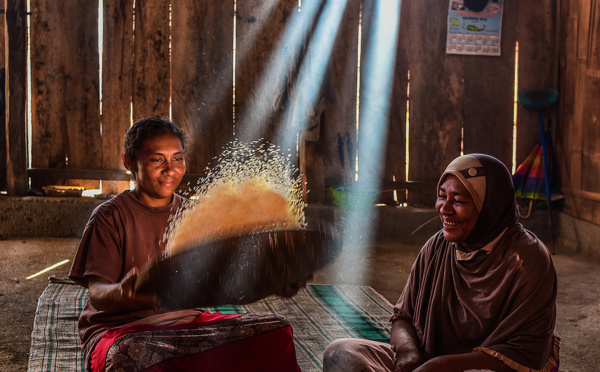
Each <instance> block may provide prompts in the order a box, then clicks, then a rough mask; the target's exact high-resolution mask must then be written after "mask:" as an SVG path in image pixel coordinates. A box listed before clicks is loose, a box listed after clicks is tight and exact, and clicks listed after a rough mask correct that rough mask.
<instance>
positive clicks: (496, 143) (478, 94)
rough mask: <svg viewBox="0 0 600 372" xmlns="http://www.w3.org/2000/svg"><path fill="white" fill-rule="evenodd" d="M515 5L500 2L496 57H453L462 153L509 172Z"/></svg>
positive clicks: (511, 134) (511, 146)
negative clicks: (481, 156)
mask: <svg viewBox="0 0 600 372" xmlns="http://www.w3.org/2000/svg"><path fill="white" fill-rule="evenodd" d="M517 8H518V3H515V2H510V1H504V10H503V14H504V15H508V14H510V15H511V16H506V17H505V21H504V22H503V25H502V34H501V45H500V47H501V55H500V56H457V58H459V59H460V65H461V66H462V69H461V75H462V76H461V79H462V81H463V85H464V91H463V97H462V98H461V102H460V104H461V105H462V106H463V107H464V109H463V112H462V120H463V128H464V131H463V151H464V153H465V154H468V153H485V154H488V155H492V156H494V157H496V158H498V159H499V160H501V161H502V162H503V163H504V164H505V165H506V166H507V167H508V168H509V169H510V168H511V166H512V151H513V107H514V90H515V87H514V71H515V68H514V66H515V41H516V40H517V39H518V35H517V30H518V25H517V23H516V22H514V21H506V18H509V19H514V18H515V14H517V12H518V10H517Z"/></svg>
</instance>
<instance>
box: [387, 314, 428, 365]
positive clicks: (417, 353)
mask: <svg viewBox="0 0 600 372" xmlns="http://www.w3.org/2000/svg"><path fill="white" fill-rule="evenodd" d="M390 343H391V345H392V347H393V348H394V350H395V351H396V361H395V365H396V369H395V370H396V372H412V371H415V370H416V369H417V368H418V367H419V366H421V365H422V364H423V363H425V357H423V353H421V350H420V349H419V339H418V338H417V331H416V329H415V327H414V326H413V325H412V324H411V323H410V322H408V321H406V320H403V319H398V320H396V321H394V323H393V324H392V332H391V336H390Z"/></svg>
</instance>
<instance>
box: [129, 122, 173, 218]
mask: <svg viewBox="0 0 600 372" xmlns="http://www.w3.org/2000/svg"><path fill="white" fill-rule="evenodd" d="M123 161H124V162H125V164H126V165H127V168H128V169H129V170H131V171H132V172H133V173H134V174H135V181H136V188H135V190H133V194H134V196H135V197H136V198H137V199H138V200H140V201H141V202H143V203H145V204H148V205H150V206H153V207H160V206H164V205H167V204H169V203H170V202H171V198H172V197H173V193H174V192H175V190H176V189H177V186H179V184H180V183H181V179H182V178H183V174H184V173H185V157H184V150H183V144H182V143H181V140H180V139H179V138H177V137H176V136H175V135H173V134H171V133H164V134H159V135H157V136H154V137H151V138H149V139H146V140H145V141H144V143H143V146H142V148H141V149H140V150H139V151H138V152H137V153H136V156H135V161H133V160H131V158H130V157H129V156H128V155H124V158H123Z"/></svg>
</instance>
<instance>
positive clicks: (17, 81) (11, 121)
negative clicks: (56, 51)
mask: <svg viewBox="0 0 600 372" xmlns="http://www.w3.org/2000/svg"><path fill="white" fill-rule="evenodd" d="M4 4H5V9H4V11H5V14H6V18H5V19H6V24H5V27H6V29H5V31H6V32H5V34H4V37H5V41H6V42H5V44H4V45H5V47H6V49H5V51H4V57H5V64H4V66H5V68H6V82H5V97H6V107H5V110H6V115H5V120H6V121H5V123H4V124H5V133H4V135H5V136H6V142H5V143H6V147H4V146H2V148H3V149H4V148H6V158H5V159H6V160H7V163H6V187H7V191H8V194H9V195H14V196H19V195H25V194H26V193H27V186H28V185H27V176H26V173H25V169H26V159H27V158H26V148H27V147H26V146H25V97H26V94H27V93H26V89H25V88H26V67H25V66H26V63H25V61H26V54H25V50H26V45H27V37H26V27H27V19H26V17H27V15H26V8H25V0H18V1H10V2H9V1H5V2H4Z"/></svg>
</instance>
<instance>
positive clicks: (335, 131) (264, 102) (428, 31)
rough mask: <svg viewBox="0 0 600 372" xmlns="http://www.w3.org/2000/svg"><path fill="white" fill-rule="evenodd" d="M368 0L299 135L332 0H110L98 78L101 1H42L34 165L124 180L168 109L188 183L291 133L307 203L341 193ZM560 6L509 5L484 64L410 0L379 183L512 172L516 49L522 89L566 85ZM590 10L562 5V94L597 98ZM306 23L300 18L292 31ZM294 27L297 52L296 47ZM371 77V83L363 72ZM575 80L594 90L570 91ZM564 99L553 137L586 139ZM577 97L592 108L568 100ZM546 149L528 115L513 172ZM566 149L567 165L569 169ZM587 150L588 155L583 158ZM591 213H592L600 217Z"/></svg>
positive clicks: (35, 44) (35, 11)
mask: <svg viewBox="0 0 600 372" xmlns="http://www.w3.org/2000/svg"><path fill="white" fill-rule="evenodd" d="M364 1H365V0H347V1H346V2H345V8H344V16H343V18H342V22H341V24H340V27H339V31H338V33H337V37H336V40H335V43H334V44H333V49H332V51H331V53H330V54H331V55H330V58H329V63H328V65H327V67H326V71H325V74H324V78H323V79H322V81H320V82H318V83H320V88H319V89H320V90H319V94H318V96H317V97H316V99H315V102H314V107H313V108H312V110H310V112H307V113H303V115H304V116H303V118H304V119H306V122H307V124H306V126H305V127H292V126H293V125H294V123H291V122H290V120H291V115H292V113H293V109H294V106H293V105H290V103H293V102H295V101H294V100H297V99H303V97H302V94H303V92H302V88H303V87H299V86H297V82H298V81H299V80H298V79H299V76H300V75H301V74H315V75H314V76H317V72H320V71H316V67H315V66H314V64H313V63H312V62H313V59H314V56H311V55H310V53H307V51H308V50H310V48H309V46H310V45H311V42H314V40H315V37H314V34H313V33H314V31H315V29H316V27H317V25H318V24H319V22H323V19H322V14H323V13H324V9H325V8H326V6H327V5H328V3H327V2H326V1H325V0H303V1H302V8H299V7H298V1H296V0H268V1H257V0H237V2H236V3H234V2H233V1H218V2H215V1H209V0H201V1H192V0H185V1H184V0H182V1H169V0H155V1H145V2H135V5H134V1H133V0H117V1H110V2H109V1H105V2H104V5H103V22H104V23H103V54H102V80H101V81H100V78H99V76H98V67H99V57H98V51H97V37H98V35H97V29H98V23H97V17H98V9H97V3H94V2H90V1H77V0H67V1H63V2H55V1H48V0H32V1H31V43H32V49H31V57H32V97H31V100H32V115H33V116H32V123H31V125H32V128H33V130H32V147H33V154H32V159H31V163H32V167H34V168H57V169H64V168H69V169H88V170H90V169H102V170H122V169H123V167H122V165H121V158H120V155H121V151H122V148H121V146H122V142H123V134H124V132H125V131H126V129H127V128H128V127H129V125H130V124H131V120H132V119H133V120H136V119H138V118H141V117H143V116H157V115H158V116H169V115H171V116H172V118H173V121H174V122H175V123H177V124H178V125H180V126H181V127H183V128H184V129H185V131H186V132H187V133H188V135H189V137H190V141H189V153H188V173H191V174H197V175H202V174H204V173H205V171H206V169H205V168H206V166H208V165H209V164H211V162H212V161H213V158H214V157H215V156H217V155H218V154H220V152H221V150H222V148H223V146H225V145H226V144H227V143H228V142H230V141H232V140H234V139H235V138H236V137H237V138H241V139H244V140H252V139H258V138H266V139H269V140H275V138H277V137H276V134H277V133H279V132H281V131H282V130H293V131H296V132H297V133H298V134H299V138H300V141H299V143H298V145H299V147H298V150H297V151H298V153H296V154H294V156H298V166H299V168H300V169H301V170H302V172H303V173H304V175H305V178H306V181H307V189H310V190H311V192H310V194H309V195H310V197H309V200H310V201H311V202H321V201H324V200H325V198H326V192H325V188H326V187H327V186H333V187H335V186H342V185H344V184H347V183H348V182H351V180H353V179H354V177H355V174H354V166H355V160H356V159H355V154H356V143H357V142H358V141H359V138H358V137H357V136H358V133H359V132H358V131H357V128H356V114H357V110H356V106H357V77H358V73H357V72H358V63H359V60H364V59H365V58H366V55H364V54H365V53H367V48H366V47H365V48H363V49H362V51H361V53H362V55H359V45H363V46H366V45H367V43H368V40H369V39H368V38H369V36H370V32H371V30H370V26H369V25H370V22H371V20H372V19H371V17H372V16H371V15H370V13H369V6H371V5H372V2H369V3H365V2H364ZM365 4H366V5H368V6H366V5H365ZM555 4H556V2H555V1H554V0H542V2H541V3H540V2H538V3H536V4H528V3H527V4H525V3H522V2H521V3H517V2H513V1H507V2H505V4H504V19H503V34H502V55H501V56H500V57H480V56H460V55H448V54H446V53H445V43H446V23H447V12H448V3H447V2H442V3H440V2H438V1H434V0H425V1H423V0H421V1H417V0H404V1H402V11H401V13H400V14H401V19H400V29H399V41H398V43H397V48H396V61H395V66H396V68H395V70H394V76H393V88H392V97H391V107H390V112H389V114H388V117H387V122H388V128H387V135H386V137H385V140H384V142H382V143H381V146H384V147H385V150H384V151H383V154H384V155H383V158H382V159H381V161H382V162H383V164H384V166H383V174H382V175H381V179H382V180H385V181H393V180H396V181H417V182H428V183H431V184H434V183H435V182H436V181H437V178H438V176H439V174H440V173H441V171H442V170H443V169H444V167H445V166H446V165H447V164H448V162H450V161H451V160H452V159H453V158H454V157H456V156H457V155H459V154H460V152H461V150H462V151H463V152H465V153H469V152H486V153H490V154H492V155H494V156H496V157H498V158H500V159H501V160H502V161H504V162H505V163H506V164H507V166H508V167H509V168H511V167H512V166H513V138H512V134H513V115H514V113H513V107H514V97H515V90H514V85H513V84H514V77H515V48H516V45H517V43H518V45H519V63H518V72H519V74H518V76H519V85H518V87H517V91H522V90H538V89H547V88H554V87H555V86H556V80H557V79H556V76H557V75H556V72H557V70H558V66H557V65H556V64H555V63H554V61H555V60H556V58H555V57H556V53H555V51H556V48H555V30H556V22H555V20H556V18H557V17H556V15H557V11H558V10H559V9H557V8H556V5H555ZM234 6H236V8H235V9H234ZM313 6H314V7H315V9H317V12H315V13H314V14H312V15H310V14H309V13H310V12H308V11H307V10H308V9H310V8H311V7H313ZM594 7H596V8H597V7H598V5H597V0H572V1H567V0H563V1H562V8H561V9H560V11H561V13H560V14H561V15H562V21H561V27H562V28H561V30H562V32H561V34H562V35H567V36H566V39H565V40H566V41H570V40H571V39H569V38H572V39H573V38H574V39H573V40H577V41H576V43H577V45H576V46H573V44H572V43H571V42H568V43H567V42H566V41H565V42H563V43H562V45H563V46H562V49H561V55H567V54H568V53H567V52H568V51H571V50H570V49H569V50H567V49H566V48H571V49H573V50H576V51H577V58H576V59H575V60H573V58H570V59H569V58H566V57H565V58H566V59H565V58H563V60H561V63H562V64H561V72H562V71H564V70H565V68H563V67H565V66H566V68H568V70H567V71H571V75H569V76H570V77H569V78H568V79H566V78H564V77H563V78H562V80H561V82H562V83H561V87H562V88H561V89H568V91H575V88H577V89H576V90H577V91H578V92H580V94H582V93H583V92H584V91H589V89H592V88H594V89H596V88H595V87H596V85H593V84H595V83H594V82H595V81H596V80H594V79H595V78H590V76H592V77H593V76H596V75H594V74H596V73H597V68H596V70H594V68H595V67H594V63H596V62H595V61H597V58H596V57H594V56H596V55H597V52H595V50H596V49H593V48H594V45H597V43H598V41H597V38H596V39H594V38H592V37H589V38H586V39H585V41H582V40H583V39H582V38H583V37H582V36H573V32H574V31H577V35H581V34H582V33H586V32H589V33H590V35H592V30H593V29H594V28H593V27H592V26H593V25H594V22H593V20H592V19H590V14H596V16H595V17H597V14H598V13H600V12H598V11H596V12H595V13H593V12H592V11H591V9H595V8H594ZM540 9H541V10H542V11H540ZM586 9H587V13H585V10H586ZM579 13H581V14H579ZM304 14H307V16H304ZM565 14H569V15H568V16H565ZM583 14H587V18H585V17H584V16H583ZM234 15H235V18H234ZM308 15H310V16H308ZM361 17H362V21H361ZM297 18H299V19H300V21H298V23H293V22H294V21H295V20H296V19H297ZM584 18H585V19H584ZM594 19H595V18H594ZM359 22H362V26H361V35H362V39H360V40H359V38H358V37H359ZM596 23H597V22H596ZM234 24H235V29H236V33H235V38H236V44H235V45H234V32H233V30H234ZM292 24H293V25H294V26H290V25H292ZM586 25H587V26H586ZM584 26H585V27H584ZM292 27H294V28H293V29H292V31H294V32H295V33H294V35H296V36H295V37H296V38H298V39H299V42H298V43H290V40H291V39H288V40H285V37H288V36H286V35H289V34H290V28H292ZM586 27H587V28H586ZM586 30H587V31H586ZM595 30H597V26H596V28H595ZM596 33H597V32H596ZM594 43H596V44H594ZM596 47H597V46H596ZM234 48H235V52H234ZM586 48H587V49H586ZM590 48H592V49H590ZM595 53H596V54H595ZM234 56H235V63H234ZM586 56H587V57H586ZM586 58H587V59H586ZM594 58H595V59H594ZM274 61H275V62H278V63H283V68H282V69H281V70H282V71H283V72H281V73H278V74H271V75H267V73H273V71H272V70H273V63H274ZM584 65H585V69H584V68H583V67H581V66H584ZM276 66H277V67H280V65H279V64H278V65H276ZM300 66H303V67H302V68H304V69H305V70H300ZM575 66H579V67H575ZM361 69H362V70H361V72H363V73H364V72H365V70H364V69H365V67H364V66H361ZM234 70H235V77H234ZM590 71H592V72H590ZM594 71H595V72H594ZM575 72H578V74H575ZM266 76H268V77H267V78H265V77H266ZM310 76H312V75H310ZM363 77H364V74H363ZM234 78H235V80H234ZM574 80H577V81H579V83H577V84H580V85H581V84H584V83H585V82H587V83H585V84H587V85H586V86H585V87H584V86H579V85H578V86H577V87H575V86H569V84H571V85H573V84H575V83H574V82H573V81H574ZM234 81H235V95H234ZM100 83H101V86H102V89H101V93H102V110H101V112H100V104H99V101H98V98H99V95H100ZM590 84H591V85H590ZM260 87H263V91H259V90H260V89H259V88H260ZM563 93H564V92H563V90H561V97H563ZM265 97H266V98H265ZM234 99H235V104H234ZM382 99H388V97H382ZM569 99H570V98H569V97H568V96H565V97H564V98H561V106H560V109H561V112H563V113H565V114H564V115H566V116H564V115H563V116H561V118H560V121H557V120H556V110H557V109H555V111H554V112H553V111H552V110H550V111H549V112H548V115H549V117H552V118H554V120H553V123H554V127H555V131H556V138H555V141H559V142H560V141H562V142H564V141H565V140H564V138H567V137H569V136H570V137H569V138H572V137H573V136H575V135H576V134H577V133H579V132H581V133H580V134H579V138H580V139H581V140H583V139H584V138H593V137H591V135H594V134H595V133H592V132H591V131H592V130H591V129H586V132H585V133H584V132H583V130H582V129H576V128H575V127H577V128H580V127H579V124H580V122H581V121H582V120H584V119H585V118H587V119H588V120H593V118H594V116H593V115H592V116H590V112H593V111H590V110H591V108H590V107H591V105H593V104H592V103H589V102H592V101H590V100H589V99H588V100H587V101H586V100H584V99H577V100H574V99H572V98H571V101H569ZM575 101H577V105H580V106H581V108H573V107H572V106H569V102H571V103H575ZM584 101H585V102H588V103H583V102H584ZM586 105H587V106H586ZM407 107H409V111H408V118H409V121H407V120H406V119H407V115H406V114H407ZM586 115H587V116H586ZM565 120H566V123H564V124H563V122H564V121H565ZM578 131H579V132H578ZM0 134H1V132H0ZM407 135H408V141H407V138H406V136H407ZM338 139H340V140H341V141H338ZM538 139H539V124H538V121H537V114H536V113H535V112H531V111H530V110H526V109H524V108H522V107H520V106H518V111H517V143H516V163H517V164H518V163H520V162H521V161H522V160H524V158H525V157H526V156H527V154H528V153H529V151H530V150H531V149H532V148H533V145H534V144H535V143H536V142H537V141H538ZM407 142H408V148H407V147H406V144H407ZM560 145H562V146H563V147H562V150H561V151H563V152H562V153H561V152H559V151H558V148H559V147H560V146H559V143H557V158H559V159H561V160H560V161H561V162H562V163H560V164H559V173H565V172H566V171H568V172H576V169H577V168H576V167H572V166H571V165H572V164H571V162H572V160H573V157H574V156H575V155H574V154H575V153H576V152H577V151H579V150H581V148H582V146H583V144H581V146H579V147H577V148H576V147H574V146H575V145H574V141H570V142H569V145H568V146H566V145H564V144H562V143H561V144H560ZM565 146H566V147H565ZM569 146H570V147H569ZM585 146H587V147H586V148H585V150H586V151H588V153H589V151H590V150H594V148H593V146H594V145H592V144H591V143H586V144H585ZM350 148H352V149H350ZM340 149H341V150H342V152H341V154H342V155H343V160H344V167H342V162H341V159H340ZM348 150H351V151H352V154H348ZM563 153H564V154H568V155H569V156H568V157H566V158H564V159H563V156H562V154H563ZM579 153H580V157H581V156H583V155H582V154H584V153H585V152H581V151H580V152H579ZM406 154H408V157H407V155H406ZM590 154H594V153H593V152H591V153H590ZM595 156H597V155H589V156H588V157H587V158H586V162H587V163H585V164H586V165H585V166H587V167H591V166H595V165H596V163H595V162H596V161H597V158H596V157H595ZM67 159H68V162H67ZM294 159H296V158H294ZM2 163H3V164H4V163H5V162H4V161H3V162H2ZM580 163H581V162H580ZM567 165H568V166H567ZM0 170H2V168H0ZM407 170H408V177H406V173H407ZM569 178H573V175H570V176H569ZM365 181H369V180H365ZM42 182H44V183H47V182H49V180H39V184H37V185H38V186H39V185H40V184H41V183H42ZM77 182H78V183H79V184H83V185H86V186H89V187H92V186H95V185H97V183H95V182H94V181H77ZM582 182H583V181H582ZM585 182H588V184H586V185H588V186H585V185H583V183H581V182H580V183H579V184H572V185H570V186H569V187H570V188H572V189H575V190H582V191H585V192H597V191H598V190H596V189H594V188H593V187H592V186H591V183H590V182H593V181H587V179H586V181H585ZM71 183H73V181H71ZM103 186H104V188H105V189H107V190H112V191H116V190H120V189H123V188H125V187H126V183H122V182H121V183H119V182H117V183H108V182H105V183H104V184H103ZM433 197H434V195H432V194H431V193H430V192H426V193H424V194H419V193H416V192H415V193H413V194H412V197H409V202H410V203H411V204H418V205H431V203H432V202H433V200H432V198H433ZM581 208H583V207H581ZM581 208H580V210H581V213H582V214H583V215H586V213H587V215H589V214H590V213H591V212H584V211H583V209H581ZM592 209H594V210H599V207H594V208H592ZM573 210H574V209H573ZM574 213H575V214H577V213H579V212H574Z"/></svg>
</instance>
